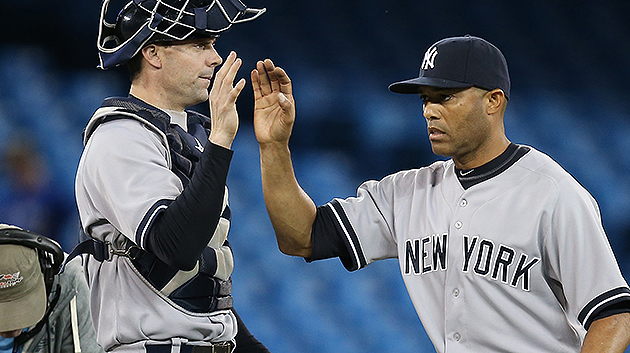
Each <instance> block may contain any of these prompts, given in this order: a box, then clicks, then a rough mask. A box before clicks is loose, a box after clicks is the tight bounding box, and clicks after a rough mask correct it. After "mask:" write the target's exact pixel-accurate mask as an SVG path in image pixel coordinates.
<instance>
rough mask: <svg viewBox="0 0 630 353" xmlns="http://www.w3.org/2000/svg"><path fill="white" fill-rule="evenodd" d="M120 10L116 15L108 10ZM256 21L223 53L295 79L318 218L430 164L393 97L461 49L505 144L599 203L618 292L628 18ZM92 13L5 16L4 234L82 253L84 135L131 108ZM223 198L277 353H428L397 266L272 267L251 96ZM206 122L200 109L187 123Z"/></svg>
mask: <svg viewBox="0 0 630 353" xmlns="http://www.w3.org/2000/svg"><path fill="white" fill-rule="evenodd" d="M123 3H124V1H117V0H114V1H112V4H111V5H110V10H113V9H119V8H121V7H122V4H123ZM246 3H247V5H249V6H252V7H266V8H267V10H268V11H267V13H266V14H265V15H263V16H262V17H261V18H260V19H258V20H256V21H254V22H251V23H246V24H243V25H237V26H235V27H234V28H233V29H231V30H230V32H228V33H227V34H225V35H224V36H222V37H221V38H220V39H219V41H218V42H217V49H218V50H219V52H220V53H221V54H222V55H223V56H224V57H225V56H226V55H227V54H228V53H229V51H230V50H235V51H236V52H237V53H238V54H239V56H240V57H242V58H243V61H244V65H243V68H242V69H241V72H240V76H242V77H246V78H247V79H248V80H249V71H250V70H251V69H252V68H253V67H254V66H255V62H256V60H259V59H264V58H267V57H269V58H272V59H273V60H274V61H275V62H276V64H277V65H280V66H282V67H283V68H285V69H286V71H287V72H288V73H289V75H290V76H291V78H292V80H293V84H294V91H295V98H296V100H297V113H298V122H297V124H296V126H295V130H294V134H293V137H292V140H291V148H292V152H293V157H294V162H295V169H296V173H297V177H298V180H299V181H300V182H301V184H302V186H303V187H304V189H305V190H306V191H307V192H308V193H309V194H310V195H311V196H312V197H313V199H314V200H315V201H316V203H318V204H323V203H325V202H327V201H329V200H331V199H332V198H333V197H347V196H351V195H354V193H355V190H356V187H357V186H358V185H359V184H360V183H361V182H362V181H365V180H367V179H380V178H381V177H383V176H385V175H387V174H389V173H392V172H395V171H397V170H401V169H407V168H415V167H419V166H423V165H427V164H429V163H431V162H432V161H434V160H436V159H437V158H438V157H436V156H434V155H433V154H432V153H431V149H430V146H429V143H428V140H427V137H426V128H425V123H424V121H423V118H422V115H421V102H420V99H419V98H417V97H415V96H407V95H396V94H393V93H390V92H389V91H388V90H387V86H388V85H389V84H390V83H391V82H394V81H398V80H401V79H407V78H411V77H415V76H417V72H418V68H419V66H420V62H421V60H422V57H423V54H424V51H425V50H426V49H427V47H428V46H430V45H431V44H432V43H434V42H435V41H437V40H439V39H442V38H444V37H448V36H456V35H464V34H472V35H476V36H480V37H483V38H485V39H487V40H489V41H490V42H492V43H494V44H495V45H497V46H498V47H499V48H500V49H501V50H502V51H503V53H504V55H505V56H506V58H507V61H508V65H509V68H510V72H511V77H512V97H511V100H510V103H509V105H508V110H507V113H506V128H507V135H508V137H509V138H510V139H511V140H512V141H513V142H516V143H522V144H528V145H532V146H534V147H536V148H537V149H539V150H541V151H543V152H546V153H548V154H549V155H551V156H552V157H553V158H554V159H555V160H557V161H558V162H559V163H560V164H561V165H562V166H563V167H564V168H565V169H567V170H568V171H569V172H570V173H571V174H572V175H573V176H575V178H576V179H577V180H578V181H579V182H580V183H582V184H583V185H584V186H585V187H586V188H587V189H588V190H589V191H590V192H591V193H592V194H593V195H594V197H595V198H596V199H597V200H598V202H599V205H600V207H601V211H602V218H603V223H604V227H605V228H606V230H607V232H608V235H609V237H610V242H611V244H612V246H613V248H614V250H615V252H616V254H617V257H618V260H619V262H620V266H621V268H622V271H623V272H624V274H625V275H626V277H628V276H629V275H630V259H628V254H629V253H630V243H629V242H628V238H629V236H630V217H629V215H630V177H629V176H628V175H629V173H630V138H629V136H630V102H629V99H628V98H629V97H630V95H629V93H630V88H629V86H628V82H629V81H630V68H629V65H628V64H629V63H630V44H629V43H630V40H629V38H630V2H629V1H625V0H624V1H610V0H600V1H597V2H594V1H585V0H575V1H554V0H544V1H543V0H532V1H500V0H479V1H471V0H442V1H423V0H388V1H377V0H363V1H359V0H343V1H339V0H319V1H299V0H298V1H296V0H293V1H289V0H248V1H246ZM99 10H100V2H99V1H96V0H56V1H54V2H51V1H44V0H1V1H0V13H2V14H3V21H0V34H1V35H0V158H2V162H1V163H0V222H3V223H12V224H16V225H20V226H22V227H25V228H28V229H31V230H33V231H36V232H40V233H42V234H46V235H49V236H52V237H54V238H56V239H57V240H58V241H59V242H60V243H61V244H62V245H63V247H64V248H65V250H66V251H70V250H71V249H72V247H73V246H74V245H75V244H76V242H77V239H78V228H79V223H78V216H77V211H76V206H75V204H74V188H73V183H74V174H75V170H76V167H77V164H78V161H79V158H80V155H81V150H82V143H81V132H82V129H83V127H84V125H85V124H86V122H87V121H88V119H89V118H90V116H91V114H92V113H93V111H94V110H95V109H96V108H97V107H98V106H100V104H101V101H102V100H103V98H105V97H108V96H117V95H118V96H120V95H123V96H124V95H126V94H127V90H128V85H129V82H128V79H127V75H126V71H125V69H124V68H121V69H114V70H109V71H106V72H103V71H100V70H98V69H96V65H97V64H98V59H97V51H96V45H95V44H96V35H97V29H98V16H99ZM238 104H239V110H240V114H241V120H242V123H241V128H240V130H239V133H238V136H237V138H236V141H235V143H234V144H233V149H234V150H235V155H234V159H233V163H232V167H231V171H230V176H229V182H228V186H229V188H230V196H231V197H230V204H231V208H232V211H233V212H232V213H233V222H232V231H231V235H230V240H231V243H232V246H233V249H234V251H235V261H236V269H235V271H234V276H233V278H234V298H235V306H236V308H237V310H238V311H239V313H240V315H241V316H242V317H243V319H244V321H245V322H246V324H247V325H248V326H249V328H250V330H251V331H252V332H253V333H254V334H255V335H256V336H257V337H258V338H259V339H260V340H261V341H262V342H264V343H265V344H266V345H267V346H268V347H269V348H270V350H271V351H272V352H273V353H289V352H303V353H311V352H312V353H316V352H317V353H320V352H328V353H334V352H373V351H377V352H384V353H385V352H397V353H399V352H415V353H421V352H434V349H433V347H432V345H431V343H430V341H429V340H428V339H427V337H426V334H425V333H424V331H423V329H422V326H421V324H420V321H419V319H418V318H417V316H416V313H415V311H414V309H413V307H412V305H411V302H410V300H409V298H408V296H407V292H406V290H405V288H404V286H403V283H402V279H401V276H400V270H399V268H398V264H397V261H396V260H385V261H381V262H379V263H375V264H372V265H370V266H368V267H367V268H365V269H362V270H359V271H357V272H355V273H348V272H347V271H346V270H345V269H344V268H343V266H342V265H341V263H340V262H339V261H338V260H337V259H333V260H325V261H320V262H316V263H312V264H306V263H305V261H304V260H303V259H300V258H292V257H288V256H285V255H283V254H281V253H280V252H279V251H278V249H277V246H276V242H275V237H274V235H273V233H272V229H271V225H270V222H269V220H268V218H267V214H266V211H265V208H264V203H263V198H262V192H261V185H260V169H259V161H258V146H257V143H256V140H255V137H254V134H253V129H252V124H251V120H252V105H253V99H252V93H251V85H250V84H249V83H248V86H247V87H246V88H245V90H244V91H243V93H242V94H241V97H240V98H239V103H238ZM195 108H196V109H199V110H200V111H202V112H206V113H207V107H206V106H205V105H200V106H199V107H195Z"/></svg>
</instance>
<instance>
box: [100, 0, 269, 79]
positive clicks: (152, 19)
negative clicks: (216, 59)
mask: <svg viewBox="0 0 630 353" xmlns="http://www.w3.org/2000/svg"><path fill="white" fill-rule="evenodd" d="M109 2H110V0H103V3H102V5H101V16H100V26H99V31H98V43H97V47H98V54H99V60H100V64H99V66H98V67H99V68H101V69H103V70H105V69H108V68H111V67H116V66H119V65H122V64H124V63H126V62H127V61H129V59H131V58H132V57H133V56H134V55H136V54H137V53H138V52H139V51H140V49H142V48H143V47H144V46H145V45H147V44H149V43H155V42H158V41H175V40H185V39H190V38H199V37H217V36H218V35H219V34H220V33H222V32H224V31H226V30H228V29H229V28H230V27H231V26H232V25H233V24H235V23H240V22H246V21H251V20H253V19H255V18H257V17H259V16H260V15H262V14H263V13H264V12H265V11H266V9H264V8H263V9H253V8H248V7H247V6H245V5H244V4H243V3H242V2H241V1H240V0H131V1H129V2H128V3H127V5H125V6H124V7H123V9H122V10H121V11H120V13H119V14H118V17H117V18H116V23H115V24H113V23H108V22H107V21H106V20H105V15H106V14H107V7H108V5H109Z"/></svg>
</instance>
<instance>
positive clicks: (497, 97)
mask: <svg viewBox="0 0 630 353" xmlns="http://www.w3.org/2000/svg"><path fill="white" fill-rule="evenodd" d="M486 99H487V100H486V109H487V112H488V114H496V113H498V112H502V111H504V110H505V107H504V106H505V105H506V104H507V98H506V97H505V93H503V91H502V90H501V89H500V88H496V89H493V90H492V91H489V92H488V93H486Z"/></svg>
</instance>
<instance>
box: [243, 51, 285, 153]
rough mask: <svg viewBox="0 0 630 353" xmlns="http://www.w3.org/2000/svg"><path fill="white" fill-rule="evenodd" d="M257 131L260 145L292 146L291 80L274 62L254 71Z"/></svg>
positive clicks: (268, 61)
mask: <svg viewBox="0 0 630 353" xmlns="http://www.w3.org/2000/svg"><path fill="white" fill-rule="evenodd" d="M251 78H252V87H253V89H254V129H255V131H256V138H257V140H258V143H260V144H268V143H282V144H288V141H289V137H290V136H291V130H292V128H293V123H294V122H295V100H294V99H293V89H292V86H291V79H289V76H288V75H287V73H286V72H285V71H284V70H283V69H282V68H280V67H276V66H275V65H274V64H273V62H272V61H271V60H270V59H265V60H264V61H258V62H257V63H256V69H254V70H252V73H251Z"/></svg>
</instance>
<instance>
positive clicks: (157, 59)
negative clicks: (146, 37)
mask: <svg viewBox="0 0 630 353" xmlns="http://www.w3.org/2000/svg"><path fill="white" fill-rule="evenodd" d="M160 49H161V48H160V47H158V46H157V45H155V44H149V45H147V46H146V47H144V48H142V50H141V51H140V52H141V53H142V56H143V57H144V60H146V61H147V63H148V64H149V65H150V66H152V67H154V68H156V69H159V68H161V67H162V57H161V54H162V53H161V50H160Z"/></svg>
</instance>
